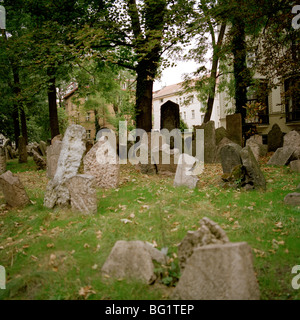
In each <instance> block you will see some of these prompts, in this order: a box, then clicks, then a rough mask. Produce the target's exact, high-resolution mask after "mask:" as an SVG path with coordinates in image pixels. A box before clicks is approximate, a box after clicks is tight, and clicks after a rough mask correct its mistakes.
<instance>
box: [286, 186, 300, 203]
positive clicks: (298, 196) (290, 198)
mask: <svg viewBox="0 0 300 320" xmlns="http://www.w3.org/2000/svg"><path fill="white" fill-rule="evenodd" d="M299 189H300V188H299ZM284 203H285V204H288V205H291V206H300V193H299V192H294V193H289V194H288V195H287V196H286V197H285V198H284Z"/></svg>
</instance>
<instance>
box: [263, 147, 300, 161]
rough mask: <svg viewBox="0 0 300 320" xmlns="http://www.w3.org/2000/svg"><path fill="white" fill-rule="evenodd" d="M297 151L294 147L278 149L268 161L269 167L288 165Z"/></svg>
mask: <svg viewBox="0 0 300 320" xmlns="http://www.w3.org/2000/svg"><path fill="white" fill-rule="evenodd" d="M294 151H295V148H294V147H291V146H288V147H282V148H278V149H277V150H276V152H275V153H274V154H273V156H272V157H271V158H270V160H269V161H268V163H267V164H268V165H269V166H284V165H285V164H287V163H288V162H289V160H290V158H291V157H292V155H293V153H294Z"/></svg>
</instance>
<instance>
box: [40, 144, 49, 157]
mask: <svg viewBox="0 0 300 320" xmlns="http://www.w3.org/2000/svg"><path fill="white" fill-rule="evenodd" d="M39 149H40V152H41V155H42V156H43V157H46V156H47V143H46V142H45V141H40V144H39Z"/></svg>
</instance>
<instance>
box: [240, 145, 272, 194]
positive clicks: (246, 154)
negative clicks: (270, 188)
mask: <svg viewBox="0 0 300 320" xmlns="http://www.w3.org/2000/svg"><path fill="white" fill-rule="evenodd" d="M240 156H241V159H242V164H243V166H244V167H245V168H246V171H247V175H248V176H249V178H250V180H251V182H253V186H254V188H262V189H264V190H265V189H266V179H265V177H264V175H263V173H262V171H261V170H260V167H259V164H258V163H257V161H256V159H255V157H254V155H253V152H252V151H251V148H250V147H249V146H248V147H245V148H243V150H242V151H241V152H240Z"/></svg>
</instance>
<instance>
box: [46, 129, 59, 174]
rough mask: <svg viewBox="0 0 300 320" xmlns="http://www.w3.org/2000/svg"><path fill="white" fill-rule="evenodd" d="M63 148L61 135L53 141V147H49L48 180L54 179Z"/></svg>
mask: <svg viewBox="0 0 300 320" xmlns="http://www.w3.org/2000/svg"><path fill="white" fill-rule="evenodd" d="M61 146H62V141H61V135H58V136H56V137H54V138H53V139H52V142H51V145H50V146H49V147H47V152H46V153H47V178H48V179H53V178H54V175H55V172H56V169H57V163H58V158H59V155H60V151H61Z"/></svg>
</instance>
